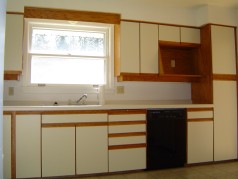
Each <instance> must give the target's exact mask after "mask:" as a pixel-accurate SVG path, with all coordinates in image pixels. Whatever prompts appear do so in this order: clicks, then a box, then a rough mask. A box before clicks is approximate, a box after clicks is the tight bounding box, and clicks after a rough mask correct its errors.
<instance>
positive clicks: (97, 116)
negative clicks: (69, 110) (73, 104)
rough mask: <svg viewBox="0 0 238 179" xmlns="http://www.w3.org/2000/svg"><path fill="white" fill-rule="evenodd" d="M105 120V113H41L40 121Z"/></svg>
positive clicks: (73, 121) (44, 122)
mask: <svg viewBox="0 0 238 179" xmlns="http://www.w3.org/2000/svg"><path fill="white" fill-rule="evenodd" d="M75 122H107V114H67V115H63V114H62V115H60V114H57V115H42V123H43V124H46V123H75Z"/></svg>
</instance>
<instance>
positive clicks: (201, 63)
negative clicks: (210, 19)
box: [192, 25, 213, 104]
mask: <svg viewBox="0 0 238 179" xmlns="http://www.w3.org/2000/svg"><path fill="white" fill-rule="evenodd" d="M201 44H202V45H201V58H200V59H199V60H198V61H197V63H196V66H197V70H198V73H199V74H201V75H204V76H206V78H203V79H202V80H201V81H200V82H199V83H197V82H193V83H192V101H193V103H194V104H212V103H213V90H212V89H213V87H212V77H211V74H212V48H211V27H210V26H209V25H206V26H204V27H202V28H201Z"/></svg>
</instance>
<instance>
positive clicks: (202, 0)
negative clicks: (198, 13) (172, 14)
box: [153, 0, 238, 8]
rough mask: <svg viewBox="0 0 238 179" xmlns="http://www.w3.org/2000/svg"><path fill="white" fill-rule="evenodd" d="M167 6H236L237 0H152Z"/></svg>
mask: <svg viewBox="0 0 238 179" xmlns="http://www.w3.org/2000/svg"><path fill="white" fill-rule="evenodd" d="M153 1H155V2H157V3H160V4H163V5H169V6H180V7H198V6H203V5H217V6H226V7H234V8H238V0H153Z"/></svg>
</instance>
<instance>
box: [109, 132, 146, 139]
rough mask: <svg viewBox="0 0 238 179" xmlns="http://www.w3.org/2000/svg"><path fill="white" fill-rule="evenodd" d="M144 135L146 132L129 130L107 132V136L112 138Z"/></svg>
mask: <svg viewBox="0 0 238 179" xmlns="http://www.w3.org/2000/svg"><path fill="white" fill-rule="evenodd" d="M145 135H146V132H129V133H115V134H108V137H109V138H113V137H131V136H145Z"/></svg>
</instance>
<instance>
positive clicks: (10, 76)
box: [4, 71, 22, 81]
mask: <svg viewBox="0 0 238 179" xmlns="http://www.w3.org/2000/svg"><path fill="white" fill-rule="evenodd" d="M21 74H22V72H21V71H4V80H16V81H19V80H20V75H21Z"/></svg>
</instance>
